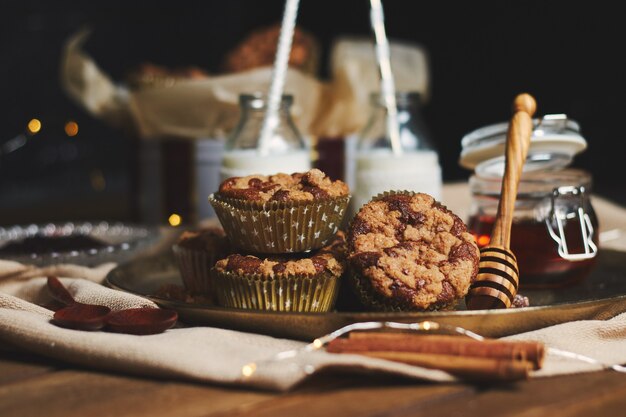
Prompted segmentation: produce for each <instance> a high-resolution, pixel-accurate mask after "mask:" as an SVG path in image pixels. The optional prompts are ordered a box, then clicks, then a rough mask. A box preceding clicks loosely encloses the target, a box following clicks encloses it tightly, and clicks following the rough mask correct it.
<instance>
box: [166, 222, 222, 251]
mask: <svg viewBox="0 0 626 417" xmlns="http://www.w3.org/2000/svg"><path fill="white" fill-rule="evenodd" d="M176 244H177V245H178V246H180V247H181V248H186V249H193V250H206V251H210V252H214V253H216V252H217V253H220V254H221V253H224V252H226V251H228V246H229V245H228V239H227V238H226V233H225V232H224V229H222V228H221V227H206V228H202V229H198V230H185V231H183V233H181V234H180V236H179V237H178V239H177V241H176Z"/></svg>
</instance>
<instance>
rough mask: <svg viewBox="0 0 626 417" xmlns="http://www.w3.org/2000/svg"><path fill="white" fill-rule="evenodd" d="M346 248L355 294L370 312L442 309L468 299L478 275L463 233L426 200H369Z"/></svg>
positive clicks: (394, 195) (399, 195)
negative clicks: (372, 309)
mask: <svg viewBox="0 0 626 417" xmlns="http://www.w3.org/2000/svg"><path fill="white" fill-rule="evenodd" d="M348 245H349V261H350V265H351V268H352V271H353V274H352V279H353V280H354V284H355V287H356V289H357V292H358V293H359V295H360V297H361V299H362V301H363V302H364V303H365V304H368V305H369V306H371V307H375V308H380V309H400V310H433V309H441V308H445V307H447V306H450V305H453V304H454V303H455V302H456V301H457V300H459V299H462V298H463V297H464V296H465V295H466V294H467V291H468V290H469V287H470V284H471V283H472V281H473V280H474V279H475V277H476V273H477V271H478V261H479V251H478V247H477V245H476V243H475V241H474V238H473V237H472V235H471V234H469V233H468V232H467V227H466V226H465V224H464V223H463V221H462V220H461V219H460V218H459V217H458V216H456V215H455V214H454V213H452V212H451V211H450V210H448V209H447V208H446V207H445V206H443V205H442V204H440V203H439V202H437V201H436V200H435V199H433V197H431V196H430V195H427V194H422V193H409V192H391V193H385V194H383V195H381V196H378V197H376V198H374V199H373V200H372V201H370V202H369V203H367V204H365V205H364V206H363V207H362V208H361V210H360V211H359V212H358V213H357V214H356V216H355V218H354V219H353V221H352V223H351V225H350V230H349V232H348Z"/></svg>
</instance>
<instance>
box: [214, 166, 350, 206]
mask: <svg viewBox="0 0 626 417" xmlns="http://www.w3.org/2000/svg"><path fill="white" fill-rule="evenodd" d="M348 193H349V191H348V186H347V185H346V183H344V182H343V181H340V180H336V181H333V180H331V179H330V178H329V177H327V176H326V174H324V173H323V172H322V171H320V170H319V169H312V170H310V171H308V172H304V173H300V172H296V173H293V174H291V175H289V174H283V173H279V174H276V175H269V176H267V175H249V176H247V177H233V178H229V179H227V180H225V181H224V182H222V184H221V185H220V188H219V194H220V195H221V196H223V197H227V198H235V199H242V200H251V201H263V202H267V201H313V200H322V199H328V198H333V197H345V196H347V195H348Z"/></svg>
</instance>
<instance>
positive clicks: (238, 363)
mask: <svg viewBox="0 0 626 417" xmlns="http://www.w3.org/2000/svg"><path fill="white" fill-rule="evenodd" d="M448 190H449V188H448ZM445 197H446V192H445V190H444V201H445ZM446 203H447V204H448V205H449V206H450V207H451V208H452V207H453V206H454V204H450V201H447V202H446ZM457 203H459V202H457ZM595 203H596V210H597V211H598V212H599V215H600V218H601V219H604V221H605V224H609V225H610V230H617V231H618V232H616V233H613V235H616V236H617V238H615V236H613V238H611V239H609V241H608V242H607V244H605V245H604V246H605V247H611V248H613V249H622V250H626V245H624V246H622V245H623V238H621V237H620V236H623V235H620V232H619V230H622V232H621V233H624V232H623V230H626V228H625V227H624V222H625V220H624V219H626V216H624V214H625V213H624V209H622V208H620V207H618V206H615V205H612V204H611V203H609V202H606V201H601V200H597V201H595ZM459 204H462V202H460V203H459ZM454 209H456V207H454ZM607 213H608V214H607ZM609 237H612V236H609ZM113 266H114V265H113V264H107V265H101V266H99V267H97V268H84V267H78V266H74V265H57V266H51V267H48V268H44V269H40V268H35V267H31V266H25V265H21V264H18V263H15V262H10V261H2V260H0V341H4V342H8V343H10V344H12V345H14V346H17V347H19V348H22V349H24V350H28V351H32V352H35V353H38V354H41V355H44V356H48V357H52V358H56V359H59V360H62V361H65V362H69V363H73V364H77V365H81V366H87V367H91V368H97V369H102V370H111V371H119V372H125V373H133V374H137V375H145V376H152V377H162V378H184V379H189V380H195V381H201V382H210V383H222V384H233V385H244V386H254V387H260V388H266V389H273V390H287V389H290V388H292V387H294V386H295V385H296V384H298V383H299V382H301V381H302V380H304V379H305V378H307V376H308V375H310V374H312V373H315V372H318V371H319V370H321V369H326V368H330V369H341V370H343V371H346V370H350V371H354V372H384V373H393V374H396V375H402V376H405V377H411V378H416V379H420V380H428V381H442V382H443V381H454V380H455V378H454V377H453V376H451V375H449V374H447V373H445V372H442V371H437V370H429V369H424V368H419V367H415V366H409V365H403V364H399V363H394V362H389V361H384V360H380V359H372V358H366V357H362V356H357V355H345V354H342V355H336V354H329V353H326V352H324V351H323V350H316V351H310V352H300V353H298V354H296V355H295V356H293V357H290V358H287V359H283V360H275V355H276V354H278V353H280V352H285V351H290V350H294V349H296V350H297V349H301V348H303V347H304V346H305V343H302V342H297V341H292V340H285V339H276V338H272V337H268V336H262V335H257V334H250V333H243V332H237V331H231V330H224V329H218V328H211V327H183V326H179V327H176V328H173V329H170V330H168V331H166V332H165V333H162V334H158V335H150V336H133V335H124V334H115V333H107V332H85V331H76V330H68V329H63V328H60V327H57V326H55V325H53V324H51V323H50V318H51V316H52V312H51V311H49V310H47V309H45V308H42V307H39V305H46V304H47V303H49V302H50V301H51V298H50V295H49V294H48V291H47V289H46V285H45V278H44V277H45V276H46V275H57V276H60V277H63V279H62V281H63V283H64V284H65V285H66V286H67V287H69V290H70V292H71V293H72V294H73V295H74V297H75V298H76V299H77V300H78V301H82V302H94V303H99V304H104V305H107V306H109V307H111V308H112V309H113V310H117V309H121V308H129V307H139V306H154V305H153V304H152V303H151V302H150V301H148V300H146V299H143V298H141V297H136V296H134V295H130V294H127V293H123V292H120V291H116V290H112V289H109V288H107V287H104V286H102V285H100V284H99V283H100V282H101V281H102V279H103V278H104V276H105V275H106V273H107V272H108V271H109V270H110V269H111V268H112V267H113ZM155 307H156V306H155ZM507 339H512V340H538V341H541V342H543V343H545V344H546V346H547V347H548V348H549V349H548V355H547V358H546V361H545V364H544V367H543V368H542V369H541V370H540V371H537V372H534V373H532V377H543V376H551V375H560V374H570V373H578V372H590V371H597V370H601V369H604V368H605V366H608V365H612V364H620V363H626V313H623V314H620V315H618V316H616V317H614V318H612V319H609V320H586V321H576V322H569V323H564V324H560V325H556V326H551V327H547V328H544V329H540V330H536V331H532V332H528V333H524V334H519V335H515V336H511V337H508V338H507ZM561 351H566V352H565V353H564V352H561ZM573 354H577V355H584V356H585V358H580V357H579V358H574V357H572V356H574V355H573ZM568 356H569V357H568ZM590 358H591V359H590ZM251 363H254V365H253V366H247V365H249V364H251ZM244 371H248V372H244ZM252 371H254V372H252ZM246 375H247V376H246Z"/></svg>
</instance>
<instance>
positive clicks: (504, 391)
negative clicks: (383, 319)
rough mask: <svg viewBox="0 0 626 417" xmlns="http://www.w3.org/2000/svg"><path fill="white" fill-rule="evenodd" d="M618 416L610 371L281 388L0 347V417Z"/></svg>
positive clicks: (624, 386)
mask: <svg viewBox="0 0 626 417" xmlns="http://www.w3.org/2000/svg"><path fill="white" fill-rule="evenodd" d="M74 415H76V416H92V417H100V416H115V417H135V416H151V417H160V416H169V417H183V416H184V417H187V416H189V417H191V416H198V417H200V416H202V417H208V416H220V417H230V416H241V417H244V416H255V417H256V416H258V417H264V416H268V417H270V416H271V417H276V416H295V417H313V416H320V417H329V416H368V417H392V416H412V415H416V416H418V415H424V416H429V417H438V416H442V417H443V416H445V417H451V416H469V417H471V416H481V417H485V416H519V417H528V416H550V417H553V416H572V417H573V416H581V417H582V416H584V417H591V416H624V415H626V375H624V374H619V373H616V372H613V371H605V372H595V373H588V374H581V375H571V376H559V377H552V378H540V379H539V378H538V379H532V380H528V381H523V382H518V383H515V384H510V385H502V384H497V385H488V384H487V385H472V384H462V383H455V384H431V383H424V382H416V381H410V380H406V379H399V378H396V377H391V376H368V377H364V376H354V375H347V374H337V373H332V374H321V375H316V376H314V377H313V378H311V379H310V380H307V381H306V382H305V383H303V384H302V385H300V386H298V387H296V388H295V389H294V390H292V391H290V392H287V393H275V392H267V391H260V390H251V389H241V388H233V387H226V386H217V385H206V384H196V383H190V382H185V381H177V380H158V379H151V378H141V377H136V376H130V375H123V374H113V373H104V372H100V371H94V370H89V369H84V368H77V367H74V366H72V365H69V364H65V363H61V362H59V361H56V360H51V359H47V358H43V357H40V356H36V355H33V354H30V353H26V352H22V351H20V350H19V349H17V348H14V347H11V346H6V345H4V346H1V345H0V416H2V417H13V416H20V417H23V416H24V417H30V416H46V417H55V416H64V417H67V416H74Z"/></svg>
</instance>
